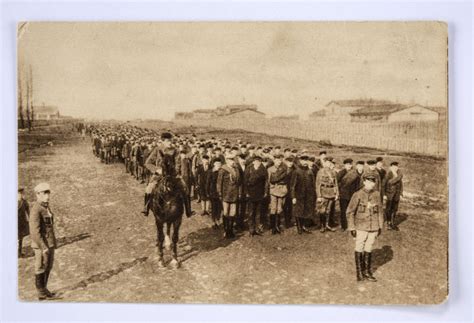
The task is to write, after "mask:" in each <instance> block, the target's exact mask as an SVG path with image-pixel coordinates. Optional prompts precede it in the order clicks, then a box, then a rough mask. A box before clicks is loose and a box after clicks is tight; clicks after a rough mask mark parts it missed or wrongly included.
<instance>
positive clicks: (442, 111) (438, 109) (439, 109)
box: [413, 104, 448, 114]
mask: <svg viewBox="0 0 474 323" xmlns="http://www.w3.org/2000/svg"><path fill="white" fill-rule="evenodd" d="M413 106H420V107H422V108H425V109H428V110H431V111H434V112H436V113H438V114H446V113H447V112H448V109H447V108H446V107H426V106H422V105H419V104H415V105H413Z"/></svg>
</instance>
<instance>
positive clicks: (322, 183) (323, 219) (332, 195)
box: [316, 157, 339, 233]
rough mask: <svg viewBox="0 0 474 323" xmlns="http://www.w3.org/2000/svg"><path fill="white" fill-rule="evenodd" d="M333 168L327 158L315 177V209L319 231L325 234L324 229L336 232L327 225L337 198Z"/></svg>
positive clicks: (337, 192)
mask: <svg viewBox="0 0 474 323" xmlns="http://www.w3.org/2000/svg"><path fill="white" fill-rule="evenodd" d="M333 167H334V164H333V159H332V158H331V157H327V158H326V160H325V162H324V167H323V168H322V169H321V170H319V172H318V175H317V176H316V196H317V203H318V206H317V209H318V213H319V222H320V226H321V228H320V231H321V232H322V233H323V232H325V231H326V229H328V230H329V231H332V232H334V231H336V230H335V229H334V228H332V227H331V226H330V225H329V223H330V222H331V220H332V219H331V218H332V216H333V214H334V205H335V201H336V200H337V199H338V198H339V188H338V184H337V178H336V172H335V171H334V169H333Z"/></svg>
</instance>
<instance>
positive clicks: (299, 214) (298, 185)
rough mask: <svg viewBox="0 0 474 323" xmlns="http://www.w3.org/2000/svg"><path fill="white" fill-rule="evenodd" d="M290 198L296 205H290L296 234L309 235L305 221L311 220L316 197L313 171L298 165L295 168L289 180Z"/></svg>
mask: <svg viewBox="0 0 474 323" xmlns="http://www.w3.org/2000/svg"><path fill="white" fill-rule="evenodd" d="M290 196H291V199H292V200H294V199H296V203H294V204H293V205H292V213H293V217H294V218H295V221H296V225H297V230H298V233H302V232H308V233H309V232H310V231H309V230H308V229H307V228H306V226H305V221H306V220H307V219H311V218H313V214H314V201H315V198H316V195H315V190H314V176H313V171H312V170H311V169H309V167H308V166H304V165H301V164H300V166H296V167H295V170H294V171H293V173H292V178H291V184H290Z"/></svg>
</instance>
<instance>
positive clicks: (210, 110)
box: [193, 109, 215, 113]
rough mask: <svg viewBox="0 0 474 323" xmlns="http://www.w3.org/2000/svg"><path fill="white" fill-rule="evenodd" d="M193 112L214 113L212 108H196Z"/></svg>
mask: <svg viewBox="0 0 474 323" xmlns="http://www.w3.org/2000/svg"><path fill="white" fill-rule="evenodd" d="M193 112H195V113H214V112H215V110H214V109H196V110H194V111H193Z"/></svg>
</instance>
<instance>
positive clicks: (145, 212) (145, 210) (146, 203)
mask: <svg viewBox="0 0 474 323" xmlns="http://www.w3.org/2000/svg"><path fill="white" fill-rule="evenodd" d="M150 202H151V194H147V193H145V198H144V206H143V211H142V214H143V215H144V216H148V213H149V212H150Z"/></svg>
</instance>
